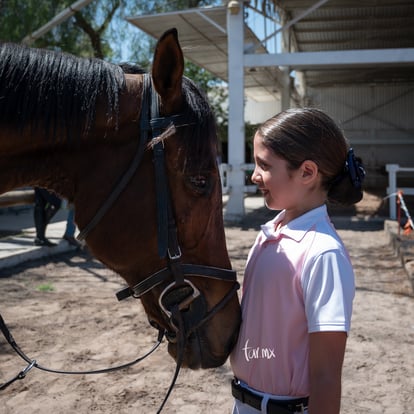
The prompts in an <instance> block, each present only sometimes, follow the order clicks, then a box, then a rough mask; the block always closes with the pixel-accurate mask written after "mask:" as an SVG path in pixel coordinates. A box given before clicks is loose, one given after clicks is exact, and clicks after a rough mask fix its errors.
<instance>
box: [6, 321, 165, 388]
mask: <svg viewBox="0 0 414 414" xmlns="http://www.w3.org/2000/svg"><path fill="white" fill-rule="evenodd" d="M0 330H1V332H2V333H3V335H4V337H5V338H6V341H7V342H8V343H9V345H10V346H11V347H12V348H13V350H14V351H15V352H16V353H17V354H18V355H19V356H20V358H22V359H23V360H24V361H26V362H27V364H28V365H27V366H26V367H25V368H24V369H22V370H21V371H20V372H19V373H18V374H17V375H16V376H14V377H13V378H11V379H10V380H9V381H6V382H5V383H3V384H0V391H2V390H4V389H6V388H7V387H8V386H9V385H11V384H13V382H15V381H17V380H21V379H23V378H25V377H26V374H27V373H28V372H29V371H30V370H31V369H32V368H37V369H39V370H41V371H46V372H50V373H53V374H66V375H87V374H105V373H109V372H113V371H119V370H121V369H124V368H129V367H131V366H133V365H135V364H137V363H138V362H140V361H142V360H143V359H145V358H147V357H148V356H149V355H151V354H152V353H153V352H154V351H155V350H156V349H157V348H158V347H159V346H160V345H161V342H162V339H163V337H164V333H165V332H164V331H163V330H161V329H159V330H158V338H157V342H156V343H155V344H154V345H153V347H152V348H151V349H150V350H149V351H148V352H147V353H145V354H144V355H143V356H141V357H139V358H137V359H135V360H133V361H131V362H127V363H125V364H122V365H117V366H114V367H109V368H102V369H97V370H90V371H63V370H58V369H53V368H47V367H44V366H42V365H40V364H38V363H37V361H36V360H35V359H31V358H29V357H28V356H27V355H26V354H25V353H24V352H23V351H22V350H21V348H20V347H19V345H17V343H16V341H15V340H14V338H13V336H12V334H11V332H10V330H9V328H8V327H7V325H6V323H5V322H4V319H3V317H2V316H1V314H0Z"/></svg>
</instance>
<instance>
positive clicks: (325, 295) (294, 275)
mask: <svg viewBox="0 0 414 414" xmlns="http://www.w3.org/2000/svg"><path fill="white" fill-rule="evenodd" d="M254 159H255V164H256V165H255V170H254V172H253V175H252V181H253V182H254V183H256V184H257V185H258V188H259V190H260V191H261V192H262V193H263V195H264V198H265V202H266V206H267V207H268V208H269V209H272V210H282V211H281V212H280V213H279V214H278V215H277V216H276V217H275V218H274V219H273V220H271V221H269V222H268V223H266V224H265V225H263V226H262V230H261V231H260V233H259V235H258V236H257V239H256V241H255V243H254V245H253V247H252V249H251V250H250V253H249V255H248V258H247V264H246V269H245V276H244V282H243V299H242V325H241V329H240V334H239V339H238V342H237V344H236V346H235V348H234V350H233V352H232V354H231V358H230V362H231V365H232V369H233V372H234V375H235V380H234V381H233V383H232V393H233V396H234V397H235V405H234V409H233V414H255V413H276V414H286V413H292V412H308V413H309V414H328V413H336V414H338V413H339V410H340V397H341V369H342V364H343V359H344V353H345V343H346V339H347V333H348V332H349V329H350V322H351V313H352V301H353V297H354V290H355V287H354V274H353V270H352V266H351V262H350V259H349V256H348V253H347V251H346V249H345V247H344V245H343V244H342V241H341V240H340V238H339V236H338V235H337V233H336V231H335V229H334V227H333V225H332V224H331V222H330V220H329V217H328V214H327V208H326V204H325V203H326V201H327V200H329V201H331V202H337V203H342V204H353V203H356V202H358V201H360V200H361V198H362V181H363V178H364V175H365V172H364V169H363V167H362V165H361V163H360V162H359V161H358V160H357V159H356V158H355V156H354V154H353V151H352V149H351V148H349V145H348V143H347V141H346V139H345V137H344V135H343V134H342V132H341V131H340V129H339V128H338V127H337V126H336V125H335V123H334V121H333V120H332V119H331V118H330V117H329V116H327V115H326V114H325V113H324V112H322V111H320V110H318V109H313V108H302V109H290V110H287V111H284V112H281V113H280V114H278V115H276V116H275V117H273V118H271V119H269V120H268V121H266V122H265V123H264V124H263V125H262V126H261V127H259V129H258V131H257V132H256V135H255V137H254Z"/></svg>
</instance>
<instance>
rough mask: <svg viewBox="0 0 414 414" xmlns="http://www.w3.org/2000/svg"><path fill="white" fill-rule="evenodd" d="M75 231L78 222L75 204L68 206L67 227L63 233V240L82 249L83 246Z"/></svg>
mask: <svg viewBox="0 0 414 414" xmlns="http://www.w3.org/2000/svg"><path fill="white" fill-rule="evenodd" d="M75 231H76V224H75V211H74V209H73V206H68V217H67V219H66V229H65V233H64V235H63V237H62V238H63V240H66V241H67V242H68V243H69V244H70V245H71V246H74V247H76V248H77V249H80V248H81V247H82V246H81V244H80V243H79V242H78V241H77V240H76V239H75Z"/></svg>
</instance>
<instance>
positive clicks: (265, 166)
mask: <svg viewBox="0 0 414 414" xmlns="http://www.w3.org/2000/svg"><path fill="white" fill-rule="evenodd" d="M257 165H258V166H259V168H260V169H261V170H264V171H266V170H268V169H269V166H268V165H267V164H266V163H264V162H261V161H259V162H258V163H257Z"/></svg>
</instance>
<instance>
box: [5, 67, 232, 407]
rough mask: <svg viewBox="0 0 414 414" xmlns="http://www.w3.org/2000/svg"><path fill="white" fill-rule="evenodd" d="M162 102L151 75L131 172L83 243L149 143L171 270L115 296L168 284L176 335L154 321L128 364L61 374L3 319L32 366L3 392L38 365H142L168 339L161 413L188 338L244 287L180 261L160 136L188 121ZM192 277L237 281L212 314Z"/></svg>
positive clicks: (167, 303)
mask: <svg viewBox="0 0 414 414" xmlns="http://www.w3.org/2000/svg"><path fill="white" fill-rule="evenodd" d="M158 101H159V97H158V94H157V93H156V92H155V91H154V89H153V87H152V80H151V77H150V75H147V74H146V75H144V80H143V99H142V108H141V118H140V128H141V138H140V143H139V146H138V150H137V152H136V154H135V156H134V158H133V160H132V162H131V164H130V166H129V167H128V169H127V171H126V172H125V173H124V174H123V176H122V177H121V179H120V180H119V182H118V184H117V185H116V186H115V188H114V189H113V191H112V192H111V194H110V195H109V197H108V199H107V200H106V201H105V203H104V204H103V205H102V206H101V207H100V208H99V209H98V211H97V212H96V214H95V216H94V217H93V218H92V220H91V221H90V222H89V224H88V225H87V226H86V227H85V228H84V229H83V230H82V231H81V232H80V233H79V235H78V239H79V240H83V239H85V238H86V237H87V236H88V234H89V233H90V232H91V231H92V230H93V228H94V227H95V226H96V225H97V224H98V223H99V221H100V220H101V219H102V217H103V216H104V215H105V214H106V213H107V211H108V210H109V209H110V208H111V207H112V205H113V203H114V202H115V200H116V199H117V198H118V197H119V195H120V194H121V192H122V191H123V190H124V189H125V187H126V186H127V184H128V183H129V181H130V179H131V178H132V176H133V175H134V174H135V172H136V170H137V168H138V166H139V164H140V162H141V160H142V157H143V154H144V152H145V148H146V147H148V144H150V146H151V147H152V149H153V153H154V169H155V184H156V196H157V234H158V255H159V257H160V258H161V259H166V261H167V266H166V267H164V268H163V269H161V270H159V271H157V272H156V273H154V274H152V275H150V276H148V277H147V278H145V279H144V280H143V281H141V282H140V283H138V284H136V285H135V286H132V287H126V288H124V289H122V290H120V291H119V292H117V294H116V296H117V298H118V300H123V299H126V298H128V297H130V296H132V297H134V298H141V297H142V296H143V295H145V294H146V293H148V292H150V291H152V290H153V289H154V288H155V287H157V286H160V285H162V284H164V285H166V286H164V288H163V290H162V292H161V294H160V295H159V298H158V304H159V307H160V309H161V311H162V313H163V314H164V315H165V317H166V319H167V320H168V323H169V325H170V327H171V329H172V330H173V331H174V332H171V331H167V330H165V329H163V328H161V327H160V326H159V325H158V324H156V323H154V322H152V323H151V324H152V325H153V326H154V327H156V328H157V329H158V332H159V333H158V341H157V343H156V344H155V345H154V346H153V347H152V348H151V349H150V351H148V352H147V353H146V354H145V355H144V356H142V357H140V358H138V359H136V360H134V361H132V362H130V363H127V364H123V365H120V366H116V367H111V368H105V369H100V370H94V371H61V370H54V369H50V368H46V367H43V366H42V365H40V364H38V363H37V361H36V360H33V359H31V358H29V357H28V356H27V355H26V354H25V353H24V352H23V351H22V350H21V348H20V347H19V346H18V345H17V343H16V342H15V340H14V338H13V336H12V335H11V332H10V330H9V329H8V327H7V325H6V323H5V322H4V320H3V318H2V316H1V315H0V330H1V331H2V333H3V335H4V337H5V338H6V340H7V342H8V343H9V344H10V345H11V347H12V348H13V349H14V351H15V352H16V353H17V354H18V355H19V356H20V357H21V358H22V359H23V360H24V361H26V362H27V363H28V365H27V366H26V368H24V369H23V370H22V371H20V372H19V373H18V374H17V375H16V376H15V377H13V378H12V379H11V380H9V381H7V382H6V383H3V384H0V390H3V389H5V388H6V387H8V386H9V385H10V384H12V383H13V382H14V381H16V380H18V379H23V378H25V376H26V374H27V373H28V372H29V371H30V370H31V369H32V368H33V367H35V368H38V369H40V370H43V371H48V372H53V373H58V374H100V373H107V372H112V371H115V370H119V369H123V368H127V367H130V366H132V365H134V364H136V363H138V362H140V361H142V360H143V359H144V358H146V357H147V356H149V355H150V354H151V353H152V352H154V351H155V349H157V348H158V346H159V345H160V343H161V341H162V338H163V336H164V335H166V337H167V339H168V340H169V341H170V342H176V343H177V357H176V360H177V361H176V362H177V365H176V370H175V374H174V377H173V380H172V382H171V385H170V387H169V389H168V391H167V394H166V396H165V398H164V400H163V402H162V404H161V406H160V408H159V410H158V413H159V412H161V410H162V409H163V407H164V405H165V403H166V401H167V399H168V397H169V395H170V393H171V391H172V389H173V387H174V385H175V381H176V379H177V377H178V373H179V370H180V368H181V365H182V362H183V358H184V351H185V347H186V342H187V339H188V338H189V337H190V335H191V334H193V333H195V331H196V330H197V329H199V328H200V327H201V326H202V325H203V324H205V323H206V322H207V321H208V320H210V319H211V318H212V317H213V316H214V315H215V314H217V312H219V311H220V310H221V309H223V308H224V307H225V306H226V305H227V304H228V302H229V301H230V300H231V299H232V297H233V296H234V295H235V294H236V292H237V290H238V289H239V287H240V286H239V283H238V282H237V277H236V272H235V271H234V270H229V269H222V268H217V267H212V266H205V265H198V264H186V263H182V262H181V256H182V254H181V248H180V245H179V241H178V235H177V226H176V221H175V217H174V214H173V208H172V203H171V197H170V191H169V186H168V179H167V173H166V168H165V154H164V144H163V142H162V140H161V139H159V137H160V135H161V134H162V132H163V131H164V130H166V129H167V128H169V127H170V126H175V127H178V126H182V125H183V124H181V125H180V122H183V120H182V116H181V115H172V116H168V117H160V116H159V102H158ZM189 276H196V277H205V278H209V279H215V280H220V281H225V282H229V283H232V287H231V288H230V289H229V291H228V293H227V294H226V295H225V296H224V297H223V298H222V299H221V301H219V302H218V303H217V304H216V305H214V306H213V307H212V308H211V309H209V310H208V309H207V303H206V300H205V298H204V296H203V294H202V293H201V292H200V291H199V290H198V289H197V287H196V286H195V285H194V284H193V283H192V282H191V281H190V280H189V279H188V277H189Z"/></svg>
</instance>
